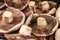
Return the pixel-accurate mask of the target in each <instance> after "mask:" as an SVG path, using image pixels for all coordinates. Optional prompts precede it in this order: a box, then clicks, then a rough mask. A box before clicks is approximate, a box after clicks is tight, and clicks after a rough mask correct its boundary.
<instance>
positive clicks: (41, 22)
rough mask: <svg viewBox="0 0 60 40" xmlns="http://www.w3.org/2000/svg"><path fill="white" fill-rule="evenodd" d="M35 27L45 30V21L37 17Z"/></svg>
mask: <svg viewBox="0 0 60 40" xmlns="http://www.w3.org/2000/svg"><path fill="white" fill-rule="evenodd" d="M37 25H38V26H39V27H41V28H45V27H46V25H47V22H46V19H45V18H43V17H38V18H37Z"/></svg>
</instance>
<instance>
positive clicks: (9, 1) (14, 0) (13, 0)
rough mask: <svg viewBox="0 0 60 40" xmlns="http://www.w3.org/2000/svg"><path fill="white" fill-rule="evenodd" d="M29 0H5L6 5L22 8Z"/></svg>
mask: <svg viewBox="0 0 60 40" xmlns="http://www.w3.org/2000/svg"><path fill="white" fill-rule="evenodd" d="M29 1H30V0H5V2H6V6H7V7H14V8H18V9H20V10H23V9H24V8H25V7H27V5H28V3H29Z"/></svg>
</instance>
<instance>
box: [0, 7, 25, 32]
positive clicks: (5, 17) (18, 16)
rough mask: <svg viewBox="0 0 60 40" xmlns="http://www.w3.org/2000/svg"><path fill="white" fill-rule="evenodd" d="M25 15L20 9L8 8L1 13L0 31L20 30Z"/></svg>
mask: <svg viewBox="0 0 60 40" xmlns="http://www.w3.org/2000/svg"><path fill="white" fill-rule="evenodd" d="M24 21H25V15H24V14H23V12H21V11H20V10H18V9H15V8H12V7H9V8H6V9H5V10H4V12H3V14H0V33H9V32H13V31H15V30H18V29H19V28H20V26H21V25H22V24H24Z"/></svg>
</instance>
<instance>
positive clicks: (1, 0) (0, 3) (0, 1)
mask: <svg viewBox="0 0 60 40" xmlns="http://www.w3.org/2000/svg"><path fill="white" fill-rule="evenodd" d="M4 6H5V2H4V0H0V9H2V8H3V7H4Z"/></svg>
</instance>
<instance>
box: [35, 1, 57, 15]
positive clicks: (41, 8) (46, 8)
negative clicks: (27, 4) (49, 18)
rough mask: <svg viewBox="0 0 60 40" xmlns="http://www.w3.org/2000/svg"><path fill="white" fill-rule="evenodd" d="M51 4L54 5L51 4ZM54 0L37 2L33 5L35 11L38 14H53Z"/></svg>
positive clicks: (54, 10)
mask: <svg viewBox="0 0 60 40" xmlns="http://www.w3.org/2000/svg"><path fill="white" fill-rule="evenodd" d="M52 4H53V5H54V6H52ZM56 5H57V4H55V2H52V3H49V1H43V2H39V4H37V5H35V6H34V11H35V13H38V14H54V13H55V12H56Z"/></svg>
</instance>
